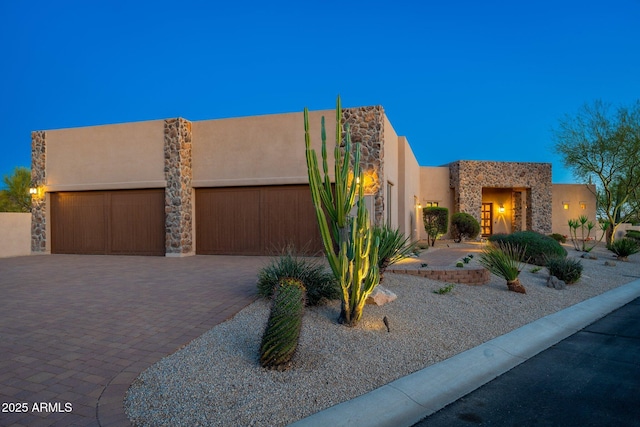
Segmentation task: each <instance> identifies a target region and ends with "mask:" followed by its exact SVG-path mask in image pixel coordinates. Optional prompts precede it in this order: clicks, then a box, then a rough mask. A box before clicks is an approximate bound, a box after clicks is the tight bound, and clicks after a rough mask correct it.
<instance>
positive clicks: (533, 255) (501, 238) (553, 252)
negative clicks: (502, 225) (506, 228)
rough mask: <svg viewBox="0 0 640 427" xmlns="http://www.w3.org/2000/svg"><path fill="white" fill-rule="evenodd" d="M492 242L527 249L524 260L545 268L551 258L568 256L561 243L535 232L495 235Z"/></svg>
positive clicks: (490, 238) (491, 238)
mask: <svg viewBox="0 0 640 427" xmlns="http://www.w3.org/2000/svg"><path fill="white" fill-rule="evenodd" d="M489 241H490V242H494V243H499V244H503V243H512V244H515V245H518V246H520V247H522V248H525V253H524V260H525V262H528V263H529V264H535V265H539V266H543V267H544V266H545V265H546V264H547V261H548V260H549V259H550V258H555V257H560V258H564V257H566V256H567V251H566V249H565V248H563V247H562V246H561V245H560V243H558V242H557V241H555V240H554V239H552V238H551V237H549V236H545V235H544V234H540V233H536V232H535V231H516V232H515V233H511V234H494V235H493V236H491V237H489Z"/></svg>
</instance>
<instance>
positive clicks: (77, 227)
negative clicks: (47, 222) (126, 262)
mask: <svg viewBox="0 0 640 427" xmlns="http://www.w3.org/2000/svg"><path fill="white" fill-rule="evenodd" d="M51 201H52V206H51V219H52V227H51V238H52V247H51V250H52V252H54V253H68V254H82V253H86V254H100V253H104V251H105V249H106V228H105V195H104V194H103V193H90V194H86V193H85V194H79V193H56V194H54V195H53V196H52V200H51Z"/></svg>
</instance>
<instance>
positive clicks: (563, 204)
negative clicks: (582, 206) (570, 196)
mask: <svg viewBox="0 0 640 427" xmlns="http://www.w3.org/2000/svg"><path fill="white" fill-rule="evenodd" d="M562 209H564V210H565V211H568V210H569V202H562Z"/></svg>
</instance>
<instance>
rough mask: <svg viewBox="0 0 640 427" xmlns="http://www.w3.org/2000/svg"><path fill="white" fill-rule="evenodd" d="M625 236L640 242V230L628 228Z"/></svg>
mask: <svg viewBox="0 0 640 427" xmlns="http://www.w3.org/2000/svg"><path fill="white" fill-rule="evenodd" d="M624 237H626V238H628V239H635V240H637V241H638V242H640V231H638V230H627V234H626V236H624Z"/></svg>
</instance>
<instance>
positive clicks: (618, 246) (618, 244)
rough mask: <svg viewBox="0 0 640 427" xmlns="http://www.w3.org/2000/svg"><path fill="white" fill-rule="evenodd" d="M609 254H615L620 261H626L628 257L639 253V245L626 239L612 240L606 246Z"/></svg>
mask: <svg viewBox="0 0 640 427" xmlns="http://www.w3.org/2000/svg"><path fill="white" fill-rule="evenodd" d="M607 249H609V250H610V251H611V252H613V253H614V254H616V256H617V257H618V259H619V260H620V261H628V260H629V255H633V254H637V253H638V252H640V245H638V243H637V242H636V241H635V240H633V239H630V238H628V237H623V238H622V239H617V240H614V241H613V243H611V244H610V245H609V246H607Z"/></svg>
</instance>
